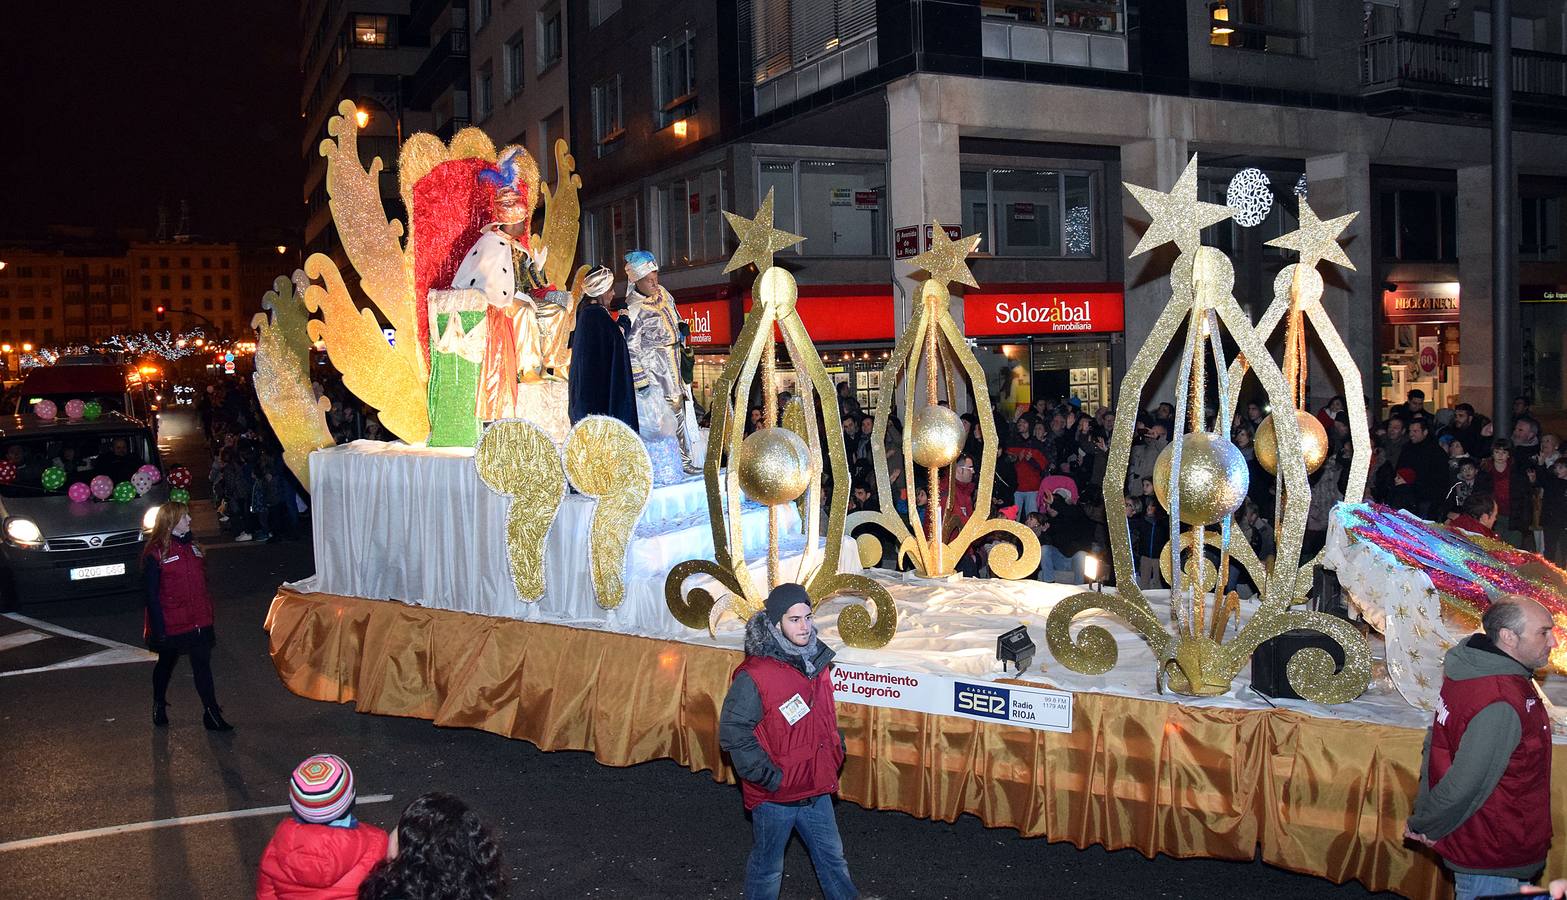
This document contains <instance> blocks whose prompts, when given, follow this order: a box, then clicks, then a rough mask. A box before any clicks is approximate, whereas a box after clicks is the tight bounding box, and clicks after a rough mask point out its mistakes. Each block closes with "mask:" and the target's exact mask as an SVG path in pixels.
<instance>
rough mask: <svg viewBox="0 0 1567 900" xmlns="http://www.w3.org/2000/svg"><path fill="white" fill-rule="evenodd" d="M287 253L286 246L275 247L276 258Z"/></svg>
mask: <svg viewBox="0 0 1567 900" xmlns="http://www.w3.org/2000/svg"><path fill="white" fill-rule="evenodd" d="M287 252H288V247H287V246H286V245H284V244H278V245H277V255H278V256H282V255H283V254H285V253H287Z"/></svg>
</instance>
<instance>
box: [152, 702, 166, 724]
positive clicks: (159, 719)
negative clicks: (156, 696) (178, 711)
mask: <svg viewBox="0 0 1567 900" xmlns="http://www.w3.org/2000/svg"><path fill="white" fill-rule="evenodd" d="M152 724H154V725H156V726H158V727H159V728H163V727H165V726H167V725H168V724H169V705H168V704H167V703H154V704H153V705H152Z"/></svg>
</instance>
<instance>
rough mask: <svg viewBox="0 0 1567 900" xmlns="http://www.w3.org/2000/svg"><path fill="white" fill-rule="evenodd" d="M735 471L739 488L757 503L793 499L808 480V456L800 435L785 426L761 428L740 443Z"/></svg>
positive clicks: (809, 468) (807, 485)
mask: <svg viewBox="0 0 1567 900" xmlns="http://www.w3.org/2000/svg"><path fill="white" fill-rule="evenodd" d="M735 466H736V473H737V475H738V476H739V479H740V490H742V491H745V495H746V496H747V497H750V498H751V499H752V500H755V501H756V502H758V503H763V504H766V505H767V506H779V505H781V504H784V503H790V502H793V501H794V499H795V498H797V497H799V496H800V495H801V494H803V493H805V489H806V488H808V487H810V484H811V456H810V451H809V450H808V449H807V448H806V446H805V441H802V440H800V436H799V435H797V434H795V433H794V432H792V431H790V430H789V429H787V428H763V429H761V430H760V431H757V432H755V433H753V434H751V435H750V436H749V437H747V438H746V439H745V440H744V441H743V442H741V444H740V454H739V459H738V460H736V463H735Z"/></svg>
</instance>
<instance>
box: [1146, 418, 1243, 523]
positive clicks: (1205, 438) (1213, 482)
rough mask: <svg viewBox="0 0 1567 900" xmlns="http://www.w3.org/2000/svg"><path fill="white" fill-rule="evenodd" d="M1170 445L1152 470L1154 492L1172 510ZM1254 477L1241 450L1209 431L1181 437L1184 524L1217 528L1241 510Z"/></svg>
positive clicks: (1171, 455)
mask: <svg viewBox="0 0 1567 900" xmlns="http://www.w3.org/2000/svg"><path fill="white" fill-rule="evenodd" d="M1174 451H1175V445H1174V444H1171V445H1169V446H1167V447H1165V448H1164V452H1162V453H1160V454H1159V458H1158V460H1156V461H1155V462H1154V467H1153V492H1154V495H1155V496H1156V497H1158V498H1159V503H1160V505H1162V506H1163V507H1164V508H1165V509H1169V508H1170V498H1169V496H1168V494H1169V492H1170V460H1171V458H1172V457H1173V456H1174V455H1175V454H1174ZM1250 486H1251V478H1250V476H1249V474H1248V473H1247V471H1246V457H1244V456H1242V455H1241V451H1240V448H1238V447H1236V446H1235V445H1234V444H1232V443H1230V442H1229V441H1227V440H1225V439H1224V438H1222V437H1219V436H1218V435H1216V434H1209V433H1208V432H1206V431H1199V432H1197V433H1196V434H1188V435H1186V436H1185V437H1183V438H1181V485H1180V491H1181V521H1182V522H1185V523H1186V524H1188V525H1216V524H1218V523H1219V522H1222V521H1224V519H1225V517H1227V516H1229V515H1231V514H1232V513H1234V512H1235V511H1236V510H1237V509H1240V506H1241V503H1242V502H1244V501H1245V500H1246V489H1247V488H1248V487H1250Z"/></svg>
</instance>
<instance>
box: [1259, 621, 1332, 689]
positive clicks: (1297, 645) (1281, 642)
mask: <svg viewBox="0 0 1567 900" xmlns="http://www.w3.org/2000/svg"><path fill="white" fill-rule="evenodd" d="M1307 647H1316V648H1318V649H1321V650H1326V651H1327V652H1328V655H1329V656H1331V657H1333V664H1334V667H1335V669H1342V668H1343V667H1344V649H1343V648H1342V647H1340V646H1339V645H1338V643H1337V642H1336V641H1334V640H1333V639H1332V638H1330V637H1328V636H1327V635H1325V634H1323V633H1322V632H1320V631H1311V630H1309V629H1305V628H1297V629H1295V630H1294V631H1286V632H1284V633H1283V634H1281V635H1279V636H1278V637H1276V638H1269V639H1268V640H1266V641H1263V642H1262V643H1261V644H1258V645H1257V649H1256V650H1254V651H1252V654H1251V686H1252V688H1253V689H1255V690H1256V691H1257V693H1259V694H1265V695H1267V696H1269V697H1284V698H1287V699H1290V700H1299V699H1301V696H1300V695H1299V694H1297V693H1295V689H1294V688H1292V687H1290V679H1289V675H1288V674H1286V672H1285V667H1286V666H1288V665H1289V661H1290V657H1292V656H1294V655H1295V654H1296V653H1299V652H1300V651H1302V650H1304V649H1306V648H1307Z"/></svg>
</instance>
